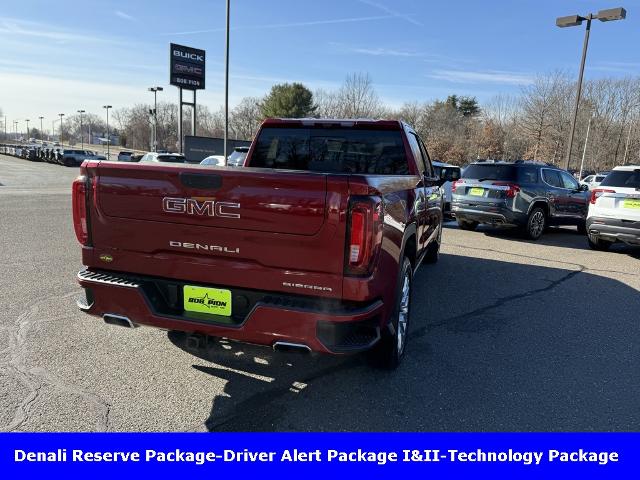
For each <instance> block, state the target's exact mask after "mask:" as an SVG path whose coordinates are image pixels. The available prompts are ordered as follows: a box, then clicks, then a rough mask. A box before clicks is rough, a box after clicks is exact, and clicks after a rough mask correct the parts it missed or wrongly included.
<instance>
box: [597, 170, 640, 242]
mask: <svg viewBox="0 0 640 480" xmlns="http://www.w3.org/2000/svg"><path fill="white" fill-rule="evenodd" d="M587 235H588V239H589V246H590V247H591V248H593V249H594V250H606V249H608V248H609V247H610V246H611V245H613V244H614V243H615V242H616V241H620V242H624V243H627V244H629V245H640V166H628V167H627V166H625V167H616V168H614V169H613V170H612V171H611V173H609V175H607V177H606V178H605V179H604V180H603V181H602V183H601V184H600V185H599V186H598V187H597V188H594V189H593V190H591V202H590V203H589V213H588V215H587Z"/></svg>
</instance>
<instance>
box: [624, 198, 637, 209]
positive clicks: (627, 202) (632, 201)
mask: <svg viewBox="0 0 640 480" xmlns="http://www.w3.org/2000/svg"><path fill="white" fill-rule="evenodd" d="M622 206H623V207H624V208H634V209H640V198H625V199H624V202H623V203H622Z"/></svg>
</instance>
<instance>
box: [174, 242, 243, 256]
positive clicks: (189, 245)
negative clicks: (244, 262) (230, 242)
mask: <svg viewBox="0 0 640 480" xmlns="http://www.w3.org/2000/svg"><path fill="white" fill-rule="evenodd" d="M169 246H170V247H177V248H186V249H189V250H205V251H208V252H222V253H240V249H239V248H230V247H222V246H220V245H208V244H206V243H205V244H202V243H189V242H176V241H174V240H169Z"/></svg>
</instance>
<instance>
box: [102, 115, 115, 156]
mask: <svg viewBox="0 0 640 480" xmlns="http://www.w3.org/2000/svg"><path fill="white" fill-rule="evenodd" d="M102 108H104V109H105V110H106V111H107V160H110V158H109V144H110V143H111V136H110V135H109V109H110V108H113V107H112V106H111V105H103V106H102Z"/></svg>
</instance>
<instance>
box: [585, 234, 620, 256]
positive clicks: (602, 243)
mask: <svg viewBox="0 0 640 480" xmlns="http://www.w3.org/2000/svg"><path fill="white" fill-rule="evenodd" d="M587 241H588V242H589V246H590V247H591V249H592V250H598V251H600V252H606V251H607V250H609V248H610V247H611V245H613V243H614V242H611V241H609V240H603V239H602V238H598V237H595V236H593V235H587Z"/></svg>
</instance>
